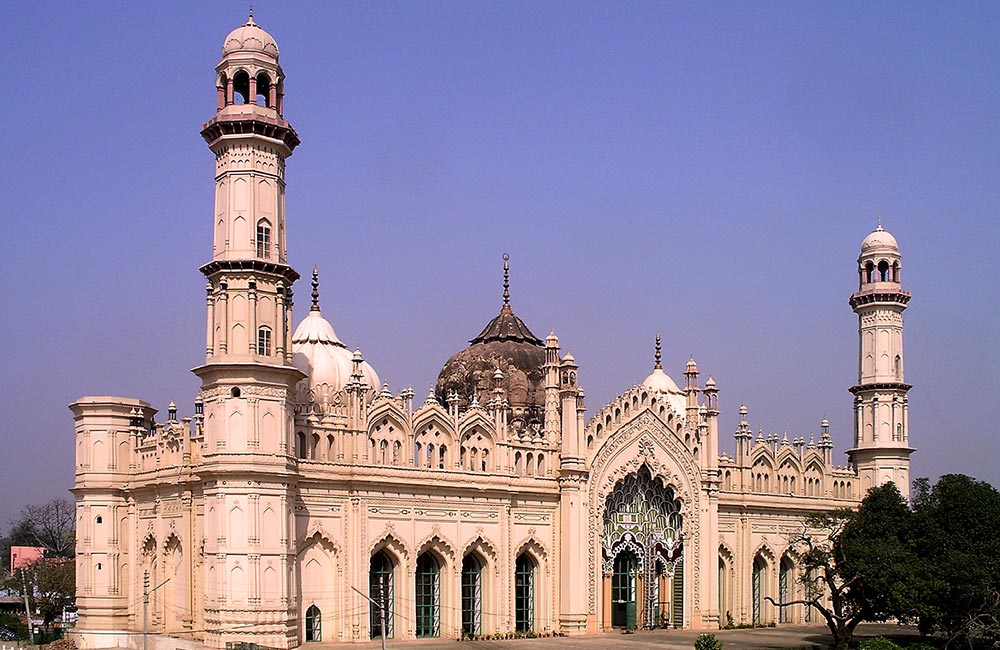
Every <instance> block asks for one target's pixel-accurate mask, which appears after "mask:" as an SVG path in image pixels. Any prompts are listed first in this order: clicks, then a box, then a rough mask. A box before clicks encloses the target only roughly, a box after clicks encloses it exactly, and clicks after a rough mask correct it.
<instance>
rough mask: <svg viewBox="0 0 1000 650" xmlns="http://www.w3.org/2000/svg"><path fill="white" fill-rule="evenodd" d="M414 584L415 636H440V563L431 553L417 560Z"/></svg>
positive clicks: (424, 554)
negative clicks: (415, 598)
mask: <svg viewBox="0 0 1000 650" xmlns="http://www.w3.org/2000/svg"><path fill="white" fill-rule="evenodd" d="M414 584H415V586H416V596H417V602H416V612H415V613H416V622H417V636H418V637H433V636H441V563H440V562H438V560H437V558H436V557H435V556H434V553H432V552H431V551H427V552H425V553H423V554H422V555H421V556H420V557H418V558H417V575H416V582H415V583H414Z"/></svg>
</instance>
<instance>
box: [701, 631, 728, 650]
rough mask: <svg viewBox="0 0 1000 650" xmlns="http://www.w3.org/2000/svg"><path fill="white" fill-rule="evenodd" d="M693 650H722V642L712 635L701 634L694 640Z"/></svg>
mask: <svg viewBox="0 0 1000 650" xmlns="http://www.w3.org/2000/svg"><path fill="white" fill-rule="evenodd" d="M694 650H722V642H721V641H719V640H718V639H716V638H715V635H714V634H702V635H701V636H699V637H698V638H697V639H695V640H694Z"/></svg>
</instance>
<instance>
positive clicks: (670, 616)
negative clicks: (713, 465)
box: [601, 464, 684, 628]
mask: <svg viewBox="0 0 1000 650" xmlns="http://www.w3.org/2000/svg"><path fill="white" fill-rule="evenodd" d="M603 521H604V534H603V536H602V539H601V547H602V554H603V558H602V559H603V561H602V568H603V572H604V574H605V575H611V576H613V585H612V608H611V622H612V625H613V626H616V627H634V626H635V625H636V624H639V625H641V626H642V627H644V628H652V627H658V626H661V625H663V624H665V623H668V622H670V623H672V624H674V625H680V624H681V623H682V621H680V620H678V619H677V617H678V616H683V614H682V612H683V599H684V593H683V589H684V580H683V557H684V548H683V542H682V537H683V534H682V530H683V516H682V514H681V502H680V499H678V498H677V497H676V495H675V494H674V491H673V489H672V488H670V487H668V486H666V485H664V483H663V481H662V480H661V479H660V478H653V476H652V473H651V472H650V469H649V467H648V466H647V465H645V464H643V465H641V466H640V467H639V469H638V470H637V471H636V472H635V473H632V474H629V475H627V476H626V477H625V478H624V479H622V480H621V481H619V482H618V483H617V484H616V485H615V487H614V489H613V490H612V491H611V493H610V494H609V495H608V496H607V498H606V499H605V503H604V515H603ZM637 587H638V588H637ZM640 597H641V600H639V598H640Z"/></svg>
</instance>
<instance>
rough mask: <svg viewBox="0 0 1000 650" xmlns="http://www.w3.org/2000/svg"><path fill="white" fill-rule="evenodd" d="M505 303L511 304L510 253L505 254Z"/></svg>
mask: <svg viewBox="0 0 1000 650" xmlns="http://www.w3.org/2000/svg"><path fill="white" fill-rule="evenodd" d="M503 304H505V305H509V304H510V255H508V254H507V253H504V254H503Z"/></svg>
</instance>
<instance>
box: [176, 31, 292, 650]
mask: <svg viewBox="0 0 1000 650" xmlns="http://www.w3.org/2000/svg"><path fill="white" fill-rule="evenodd" d="M215 69H216V91H217V95H218V105H217V108H216V114H215V116H214V117H213V118H212V119H211V120H209V121H208V122H207V123H206V124H205V125H204V126H203V127H202V130H201V135H202V137H203V138H205V142H207V143H208V146H209V148H210V149H211V150H212V153H213V154H215V206H214V210H213V213H212V214H213V216H212V222H213V232H214V243H213V247H212V260H211V261H210V262H208V263H207V264H205V265H204V266H202V267H201V271H202V273H204V274H205V277H206V278H207V279H208V287H207V293H208V295H207V303H208V305H207V306H208V318H207V340H206V361H205V364H204V365H202V366H200V367H198V368H195V369H194V372H195V374H196V375H198V377H199V378H201V381H202V394H203V399H204V427H205V428H204V432H205V442H204V444H205V448H204V453H203V461H204V462H203V465H202V466H201V467H199V470H198V473H199V476H200V478H201V479H202V485H203V486H204V493H205V517H204V530H203V531H202V535H200V536H199V538H200V539H204V540H205V541H204V556H203V557H204V566H203V569H202V570H203V575H201V576H200V577H201V578H202V579H204V581H205V583H204V584H205V592H206V601H205V621H206V625H205V627H206V631H205V643H206V645H208V646H209V647H215V648H224V647H225V646H226V644H227V643H229V642H249V643H256V644H258V645H261V646H269V647H272V648H287V647H294V646H297V645H299V639H298V638H297V635H298V627H299V626H298V621H297V620H296V619H295V617H294V615H293V614H292V612H293V611H297V608H295V603H294V601H295V598H294V594H295V593H296V592H297V591H296V587H295V584H294V580H295V577H294V573H293V572H291V571H290V570H289V566H290V565H289V558H290V553H291V552H292V551H291V549H292V547H293V545H294V542H295V539H294V525H293V521H292V517H291V514H290V513H291V512H292V510H293V506H294V500H295V491H296V489H297V488H296V486H297V481H296V471H295V469H296V465H295V463H296V460H295V458H294V448H295V447H294V444H293V441H292V436H293V431H292V429H293V420H292V418H293V410H292V403H293V401H294V394H295V385H296V384H297V383H298V381H299V380H301V379H302V378H303V377H304V376H305V375H304V374H303V373H302V372H301V371H299V370H298V369H296V368H295V367H294V366H293V365H292V363H291V359H292V352H291V345H290V321H291V311H292V291H291V287H292V283H293V282H295V280H296V279H298V277H299V275H298V273H296V272H295V270H294V269H292V267H290V266H289V265H288V264H287V261H286V251H285V159H286V158H288V157H289V156H290V155H292V151H293V150H294V149H295V147H296V146H297V145H298V144H299V138H298V135H296V133H295V130H294V129H293V128H292V126H291V125H290V124H289V123H288V122H287V121H286V120H285V119H284V117H283V116H282V110H283V102H284V93H283V86H284V75H283V74H282V71H281V66H280V65H278V46H277V44H276V43H275V41H274V39H273V38H272V37H271V35H270V34H268V33H267V32H265V31H264V30H263V29H261V28H260V27H258V26H257V25H256V23H254V20H253V13H252V11H251V14H250V17H249V18H248V20H247V22H246V23H245V24H243V25H241V26H239V27H237V28H236V29H234V30H233V31H232V32H230V34H229V35H228V36H227V37H226V40H225V41H224V43H223V45H222V59H221V60H220V61H219V63H218V65H217V66H216V68H215ZM293 608H294V609H293ZM251 611H252V612H253V614H252V615H249V614H247V612H251ZM248 620H254V621H261V623H258V624H255V625H247V621H248ZM263 621H267V623H263Z"/></svg>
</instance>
